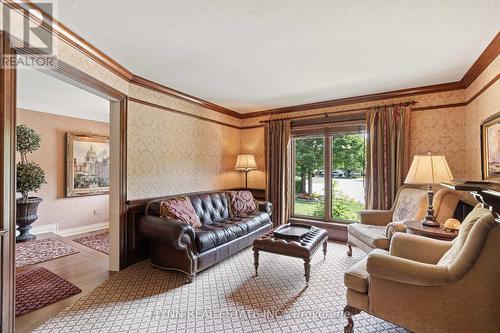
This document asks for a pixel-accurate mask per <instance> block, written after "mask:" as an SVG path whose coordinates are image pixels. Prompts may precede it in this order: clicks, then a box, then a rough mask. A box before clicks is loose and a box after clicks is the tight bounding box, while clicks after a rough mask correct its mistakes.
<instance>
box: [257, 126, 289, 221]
mask: <svg viewBox="0 0 500 333" xmlns="http://www.w3.org/2000/svg"><path fill="white" fill-rule="evenodd" d="M264 131H265V139H266V166H267V176H266V177H267V179H266V182H267V192H266V196H267V200H268V201H270V202H271V203H272V204H273V216H272V221H273V224H274V226H278V225H281V224H285V223H287V222H288V218H289V217H290V204H289V203H290V200H291V197H292V195H291V189H292V187H291V185H290V184H291V172H290V166H291V159H290V156H291V154H290V120H272V121H269V122H266V123H265V124H264Z"/></svg>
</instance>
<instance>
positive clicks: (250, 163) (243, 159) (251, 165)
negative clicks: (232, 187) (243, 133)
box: [234, 155, 257, 188]
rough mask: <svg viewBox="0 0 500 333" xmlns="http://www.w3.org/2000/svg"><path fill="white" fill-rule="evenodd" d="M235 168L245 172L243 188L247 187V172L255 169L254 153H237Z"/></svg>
mask: <svg viewBox="0 0 500 333" xmlns="http://www.w3.org/2000/svg"><path fill="white" fill-rule="evenodd" d="M234 169H235V170H239V171H241V172H244V173H245V188H248V173H249V172H250V171H252V170H256V169H257V163H256V162H255V156H254V155H238V158H237V159H236V165H235V167H234Z"/></svg>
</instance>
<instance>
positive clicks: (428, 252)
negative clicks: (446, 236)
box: [389, 233, 452, 264]
mask: <svg viewBox="0 0 500 333" xmlns="http://www.w3.org/2000/svg"><path fill="white" fill-rule="evenodd" d="M451 245H452V243H451V242H449V241H442V240H437V239H432V238H428V237H423V236H418V235H411V234H405V233H395V234H394V235H393V237H392V239H391V245H390V248H389V253H390V254H391V256H395V257H400V258H405V259H409V260H415V261H419V262H422V263H426V264H436V263H437V262H438V261H439V259H441V257H442V256H443V255H444V254H445V252H446V251H448V250H449V249H450V247H451Z"/></svg>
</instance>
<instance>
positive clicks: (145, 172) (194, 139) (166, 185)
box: [127, 102, 241, 200]
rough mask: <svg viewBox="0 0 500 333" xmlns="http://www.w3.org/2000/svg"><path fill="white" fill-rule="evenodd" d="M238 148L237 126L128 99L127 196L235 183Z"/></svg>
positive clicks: (192, 189)
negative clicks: (201, 118)
mask: <svg viewBox="0 0 500 333" xmlns="http://www.w3.org/2000/svg"><path fill="white" fill-rule="evenodd" d="M239 152H240V130H239V129H235V128H231V127H228V126H222V125H218V124H213V123H210V122H207V121H203V120H199V119H195V118H191V117H188V116H185V115H179V114H175V113H172V112H168V111H165V110H161V109H158V108H154V107H150V106H145V105H142V104H138V103H135V102H131V103H130V104H129V116H128V161H127V163H128V199H129V200H134V199H144V198H152V197H157V196H163V195H170V194H177V193H187V192H196V191H207V190H215V189H226V188H234V187H239V186H240V184H241V177H240V174H239V173H238V172H236V171H234V163H235V162H236V156H237V155H238V154H239Z"/></svg>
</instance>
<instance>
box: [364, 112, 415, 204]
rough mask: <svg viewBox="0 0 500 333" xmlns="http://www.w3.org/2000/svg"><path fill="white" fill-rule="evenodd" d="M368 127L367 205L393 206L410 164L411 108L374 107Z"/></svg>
mask: <svg viewBox="0 0 500 333" xmlns="http://www.w3.org/2000/svg"><path fill="white" fill-rule="evenodd" d="M366 130H367V134H368V137H367V145H366V194H365V195H366V206H367V208H368V209H390V208H391V207H392V203H393V201H394V198H395V196H396V193H397V191H398V189H399V187H400V186H401V185H402V184H403V181H404V177H405V176H406V172H407V170H408V167H409V158H410V156H409V142H410V140H409V136H410V107H409V106H404V105H396V106H380V107H375V108H370V109H369V110H368V113H367V115H366Z"/></svg>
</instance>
